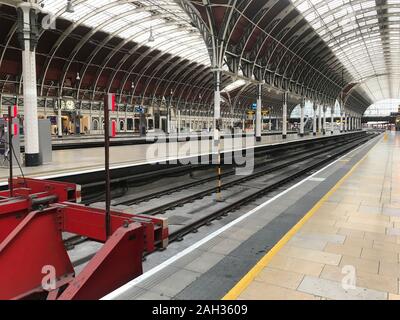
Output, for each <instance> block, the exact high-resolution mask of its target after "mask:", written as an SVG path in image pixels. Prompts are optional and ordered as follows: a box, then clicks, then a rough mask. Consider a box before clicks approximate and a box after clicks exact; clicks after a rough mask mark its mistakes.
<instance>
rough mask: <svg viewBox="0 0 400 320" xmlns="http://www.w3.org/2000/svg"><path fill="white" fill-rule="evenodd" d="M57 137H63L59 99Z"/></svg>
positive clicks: (59, 101) (59, 102)
mask: <svg viewBox="0 0 400 320" xmlns="http://www.w3.org/2000/svg"><path fill="white" fill-rule="evenodd" d="M57 135H58V137H59V138H62V135H63V128H62V110H61V98H59V99H58V115H57Z"/></svg>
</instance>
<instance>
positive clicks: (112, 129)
mask: <svg viewBox="0 0 400 320" xmlns="http://www.w3.org/2000/svg"><path fill="white" fill-rule="evenodd" d="M116 136H117V121H115V120H111V121H110V137H112V138H115V137H116Z"/></svg>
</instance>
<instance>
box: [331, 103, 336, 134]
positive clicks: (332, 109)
mask: <svg viewBox="0 0 400 320" xmlns="http://www.w3.org/2000/svg"><path fill="white" fill-rule="evenodd" d="M334 116H335V107H333V106H332V107H331V134H333V133H334V132H333V131H334V122H335V118H334Z"/></svg>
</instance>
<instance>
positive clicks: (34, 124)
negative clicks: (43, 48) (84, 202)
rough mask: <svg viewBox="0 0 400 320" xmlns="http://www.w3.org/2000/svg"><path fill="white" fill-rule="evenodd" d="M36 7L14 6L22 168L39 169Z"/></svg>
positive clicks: (33, 5) (34, 5)
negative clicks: (19, 74)
mask: <svg viewBox="0 0 400 320" xmlns="http://www.w3.org/2000/svg"><path fill="white" fill-rule="evenodd" d="M39 11H40V6H38V5H37V4H35V3H34V1H33V0H31V1H29V2H22V3H20V4H19V5H18V8H17V12H18V20H19V29H18V33H19V40H20V45H21V47H22V76H23V90H24V93H23V97H24V117H25V124H24V128H25V135H24V136H25V165H26V166H27V167H34V166H39V165H40V164H41V163H40V156H39V124H38V111H37V83H36V76H37V75H36V46H37V36H38V32H39V31H38V27H37V22H36V19H37V16H38V12H39Z"/></svg>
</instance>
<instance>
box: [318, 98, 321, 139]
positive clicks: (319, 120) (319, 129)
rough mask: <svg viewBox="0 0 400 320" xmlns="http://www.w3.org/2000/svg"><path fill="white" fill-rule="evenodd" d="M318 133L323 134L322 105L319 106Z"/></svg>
mask: <svg viewBox="0 0 400 320" xmlns="http://www.w3.org/2000/svg"><path fill="white" fill-rule="evenodd" d="M318 133H319V134H321V133H322V105H321V104H319V105H318Z"/></svg>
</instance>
